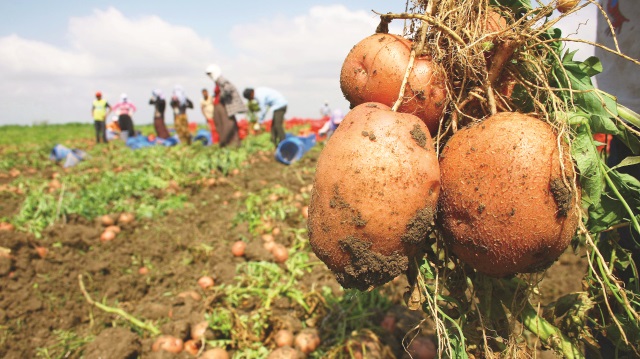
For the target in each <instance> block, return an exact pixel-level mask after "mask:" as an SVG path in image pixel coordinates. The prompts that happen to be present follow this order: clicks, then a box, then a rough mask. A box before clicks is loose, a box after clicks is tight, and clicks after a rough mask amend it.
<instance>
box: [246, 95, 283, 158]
mask: <svg viewBox="0 0 640 359" xmlns="http://www.w3.org/2000/svg"><path fill="white" fill-rule="evenodd" d="M242 95H243V96H244V98H246V99H247V100H249V101H251V100H256V101H257V102H258V106H260V110H259V112H258V123H263V122H264V120H265V117H266V116H267V113H268V112H269V111H270V110H273V121H272V123H271V142H273V144H274V145H275V146H276V147H277V146H278V144H279V143H280V141H282V140H284V138H285V133H284V114H285V113H286V112H287V99H286V98H284V96H282V94H281V93H280V92H278V91H276V90H274V89H272V88H268V87H257V88H255V89H252V88H247V89H245V90H244V92H243V93H242Z"/></svg>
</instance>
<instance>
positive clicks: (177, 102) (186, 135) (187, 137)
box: [171, 85, 193, 145]
mask: <svg viewBox="0 0 640 359" xmlns="http://www.w3.org/2000/svg"><path fill="white" fill-rule="evenodd" d="M171 108H173V114H174V115H175V117H174V126H175V127H176V132H177V133H178V138H180V143H184V144H185V145H190V144H191V133H190V132H189V120H188V118H187V108H193V102H191V100H189V99H188V98H187V95H185V94H184V90H183V89H182V86H180V85H176V86H175V87H174V88H173V96H172V97H171Z"/></svg>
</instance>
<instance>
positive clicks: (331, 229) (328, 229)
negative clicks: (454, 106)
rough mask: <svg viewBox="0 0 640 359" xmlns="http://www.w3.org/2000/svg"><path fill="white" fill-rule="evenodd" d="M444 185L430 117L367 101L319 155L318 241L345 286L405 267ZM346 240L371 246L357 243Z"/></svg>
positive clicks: (313, 219) (314, 234)
mask: <svg viewBox="0 0 640 359" xmlns="http://www.w3.org/2000/svg"><path fill="white" fill-rule="evenodd" d="M416 129H417V130H416ZM412 132H413V134H412ZM416 134H418V135H420V134H421V135H422V137H421V138H422V142H420V141H418V140H416V139H415V137H420V136H416ZM439 190H440V173H439V169H438V160H437V157H436V153H435V150H434V148H433V142H432V140H431V137H430V135H429V132H428V129H427V127H426V126H425V125H424V123H423V122H422V121H421V120H420V119H419V118H417V117H415V116H413V115H409V114H404V113H397V112H392V111H391V110H390V109H389V107H388V106H385V105H383V104H379V103H365V104H361V105H359V106H357V107H355V108H354V109H353V110H351V111H350V112H349V113H348V114H347V116H346V117H345V118H344V120H343V121H342V123H341V124H340V127H338V129H337V130H336V132H335V133H334V134H333V136H332V137H331V139H330V140H329V141H328V143H327V145H326V147H325V148H324V149H323V151H322V153H321V154H320V157H319V159H318V164H317V169H316V175H315V180H314V185H313V190H312V193H311V201H310V205H309V219H308V228H309V239H310V243H311V247H312V248H313V251H314V252H315V253H316V255H317V256H318V258H320V259H321V260H322V261H323V262H325V263H326V264H327V266H328V267H329V269H331V270H332V271H333V272H334V273H335V274H336V278H337V279H338V281H339V282H340V284H341V285H342V286H343V287H345V288H358V289H361V290H366V289H369V288H371V287H373V286H377V285H381V284H384V283H386V282H388V281H390V280H391V279H393V278H394V277H396V276H397V275H399V274H401V273H403V272H404V271H405V270H406V268H407V263H408V256H411V255H413V254H414V253H415V252H416V250H417V249H418V248H419V247H420V246H421V245H423V244H424V243H425V239H426V236H427V231H428V229H430V227H431V226H432V225H433V216H434V215H435V211H436V206H437V200H438V193H439ZM427 227H429V228H427ZM345 240H346V241H347V242H349V241H351V242H349V243H352V244H353V243H360V244H364V245H366V246H370V247H369V248H368V249H365V250H363V249H362V248H356V249H355V250H353V251H352V249H353V248H350V247H349V246H345V242H344V241H345ZM353 240H355V241H356V242H353Z"/></svg>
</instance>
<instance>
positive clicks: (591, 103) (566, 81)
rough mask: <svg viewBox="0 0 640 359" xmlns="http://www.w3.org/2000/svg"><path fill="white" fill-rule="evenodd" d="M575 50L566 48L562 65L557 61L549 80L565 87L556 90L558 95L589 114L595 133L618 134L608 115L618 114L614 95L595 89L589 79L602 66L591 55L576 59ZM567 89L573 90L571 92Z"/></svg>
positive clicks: (560, 86)
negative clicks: (581, 59)
mask: <svg viewBox="0 0 640 359" xmlns="http://www.w3.org/2000/svg"><path fill="white" fill-rule="evenodd" d="M575 53H576V52H575V51H567V52H566V53H565V54H564V56H563V57H562V64H556V65H555V66H554V68H553V71H552V80H555V82H557V83H556V85H557V86H558V87H559V88H563V89H567V90H563V91H561V92H559V96H561V97H562V98H563V99H564V100H565V101H566V102H570V101H571V100H572V99H573V104H574V105H575V106H576V107H577V108H578V109H580V110H581V111H584V112H586V113H588V114H589V115H590V116H591V117H590V119H591V124H590V125H591V129H592V130H593V131H594V132H602V133H611V134H617V133H618V131H617V127H616V126H615V123H614V122H613V121H612V120H611V117H615V116H617V115H618V110H617V104H616V102H615V100H614V99H613V98H611V97H609V96H605V95H603V94H601V93H599V92H597V91H596V90H595V88H594V86H593V83H592V82H591V76H593V74H596V73H598V71H599V70H600V69H601V67H602V65H601V64H600V62H599V60H598V59H597V58H592V57H590V58H589V59H587V60H586V61H585V62H580V61H575V60H574V59H573V56H574V55H575ZM552 82H553V81H552ZM569 88H571V89H572V90H573V91H574V92H570V91H569V90H568V89H569Z"/></svg>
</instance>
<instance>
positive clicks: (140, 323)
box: [78, 274, 160, 335]
mask: <svg viewBox="0 0 640 359" xmlns="http://www.w3.org/2000/svg"><path fill="white" fill-rule="evenodd" d="M78 283H79V284H80V291H81V292H82V295H84V297H85V299H86V300H87V302H88V303H89V304H91V305H93V306H95V307H97V308H98V309H101V310H103V311H105V312H107V313H111V314H116V315H119V316H121V317H122V318H124V319H126V320H128V321H129V322H130V323H131V324H133V325H135V326H137V327H138V328H141V329H144V330H147V331H149V332H150V333H151V334H153V335H159V334H160V330H159V329H158V328H156V326H155V325H153V324H150V323H145V322H143V321H141V320H140V319H138V318H136V317H134V316H133V315H131V314H129V313H127V312H125V311H124V310H122V309H120V308H113V307H110V306H108V305H105V304H102V303H98V302H96V301H94V300H93V299H92V298H91V296H89V293H87V290H86V289H85V287H84V282H83V280H82V274H78Z"/></svg>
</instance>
